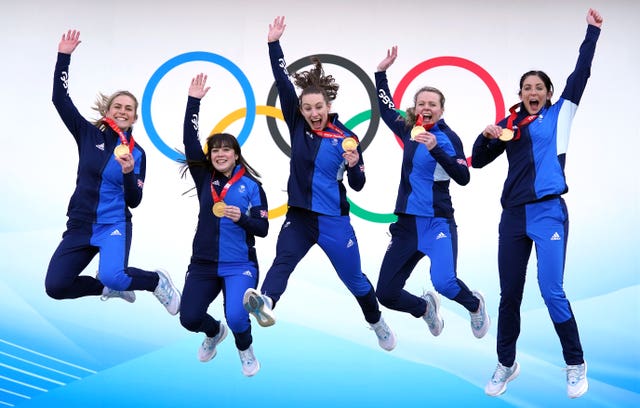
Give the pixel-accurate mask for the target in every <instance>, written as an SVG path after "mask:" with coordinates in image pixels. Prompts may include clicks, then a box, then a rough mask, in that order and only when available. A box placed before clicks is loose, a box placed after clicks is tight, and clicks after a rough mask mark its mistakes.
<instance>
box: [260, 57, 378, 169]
mask: <svg viewBox="0 0 640 408" xmlns="http://www.w3.org/2000/svg"><path fill="white" fill-rule="evenodd" d="M313 56H315V57H317V58H318V59H319V60H320V61H321V62H322V63H328V64H334V65H337V66H339V67H343V68H345V69H346V70H348V71H349V72H351V73H352V74H354V75H355V76H356V78H358V79H359V80H360V82H361V83H362V84H363V85H364V87H365V89H366V91H367V95H369V103H370V104H371V120H370V121H369V127H368V128H367V131H366V132H365V134H364V137H362V138H360V145H361V146H362V151H363V152H364V151H365V149H366V148H367V147H368V146H369V145H370V144H371V142H372V141H373V138H374V137H375V135H376V132H377V131H378V125H379V124H380V107H378V92H377V91H376V87H375V86H374V84H373V81H371V78H369V76H368V75H367V73H366V72H364V70H363V69H362V68H360V67H359V66H358V65H356V64H355V63H354V62H352V61H350V60H348V59H346V58H344V57H340V56H338V55H333V54H318V55H308V56H306V57H302V58H300V59H299V60H296V61H295V62H294V63H293V64H291V65H287V71H288V72H289V73H292V72H295V71H297V70H298V69H300V68H302V67H305V66H307V65H309V64H310V62H309V61H310V58H311V57H313ZM277 98H278V89H277V88H276V83H275V82H274V83H273V85H271V89H270V90H269V94H268V95H267V105H268V106H274V107H275V104H276V99H277ZM267 127H268V129H269V133H271V137H272V138H273V141H274V142H275V144H276V146H278V147H279V148H280V151H282V153H284V154H285V155H287V157H291V146H289V145H288V144H287V142H286V141H285V140H284V138H283V137H282V135H281V134H280V130H279V129H278V125H277V124H276V119H275V118H273V117H271V116H267Z"/></svg>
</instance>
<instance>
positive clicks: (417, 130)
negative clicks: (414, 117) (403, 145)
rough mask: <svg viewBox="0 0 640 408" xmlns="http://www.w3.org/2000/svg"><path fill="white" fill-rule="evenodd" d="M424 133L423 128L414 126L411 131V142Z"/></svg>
mask: <svg viewBox="0 0 640 408" xmlns="http://www.w3.org/2000/svg"><path fill="white" fill-rule="evenodd" d="M424 132H425V130H424V127H422V126H414V127H413V129H411V140H415V138H416V136H418V135H419V134H420V133H424Z"/></svg>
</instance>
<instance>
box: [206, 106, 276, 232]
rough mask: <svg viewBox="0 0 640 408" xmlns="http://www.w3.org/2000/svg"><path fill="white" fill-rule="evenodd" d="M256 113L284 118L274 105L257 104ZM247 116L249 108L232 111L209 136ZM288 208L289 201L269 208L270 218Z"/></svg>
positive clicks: (220, 131) (222, 130)
mask: <svg viewBox="0 0 640 408" xmlns="http://www.w3.org/2000/svg"><path fill="white" fill-rule="evenodd" d="M256 114H257V115H265V116H271V117H273V118H276V119H280V120H284V116H282V111H281V110H280V109H278V108H276V107H273V106H267V105H258V106H256ZM245 116H247V108H240V109H237V110H235V111H233V112H231V113H230V114H228V115H227V116H225V117H224V118H222V120H221V121H220V122H218V124H217V125H215V126H214V127H213V129H212V130H211V132H210V133H209V136H211V135H213V134H214V133H222V132H224V130H225V129H226V128H227V127H228V126H229V125H230V124H232V123H233V122H235V121H236V120H240V119H242V118H244V117H245ZM287 208H288V206H287V203H284V204H282V205H281V206H280V207H277V208H274V209H272V210H269V219H273V218H278V217H280V216H282V215H285V214H286V213H287Z"/></svg>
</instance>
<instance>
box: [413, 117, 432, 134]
mask: <svg viewBox="0 0 640 408" xmlns="http://www.w3.org/2000/svg"><path fill="white" fill-rule="evenodd" d="M422 120H423V118H422V115H421V114H417V115H416V126H422V127H423V128H424V130H426V131H427V132H428V131H430V130H431V128H432V127H433V125H435V123H427V124H426V125H424V124H422Z"/></svg>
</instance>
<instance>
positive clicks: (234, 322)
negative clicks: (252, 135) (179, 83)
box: [180, 74, 269, 377]
mask: <svg viewBox="0 0 640 408" xmlns="http://www.w3.org/2000/svg"><path fill="white" fill-rule="evenodd" d="M206 82H207V76H206V75H204V74H198V75H197V76H195V77H194V78H193V79H192V80H191V85H190V86H189V97H188V100H187V108H186V112H185V117H184V136H183V139H184V140H183V141H184V146H185V155H186V159H187V160H186V164H185V166H186V168H185V171H186V169H187V168H188V170H189V172H190V173H191V176H192V177H193V180H194V182H195V188H196V191H197V194H198V198H199V201H200V212H199V214H198V226H197V229H196V233H195V237H194V238H193V253H192V255H191V262H190V263H189V268H188V270H187V275H186V278H185V283H184V289H183V294H182V305H181V311H180V323H181V324H182V326H184V327H185V328H186V329H187V330H190V331H192V332H201V333H204V334H205V336H206V337H205V339H204V341H203V342H202V345H201V346H200V348H199V349H198V359H199V360H200V361H202V362H207V361H209V360H211V359H212V358H213V357H215V355H216V352H217V351H216V346H217V345H218V344H219V343H220V342H222V340H224V338H225V337H226V335H227V327H226V325H225V324H224V323H222V322H220V321H218V320H216V319H214V318H213V317H212V316H211V315H209V314H208V313H207V310H208V308H209V305H210V304H211V303H212V302H213V301H214V300H215V299H216V298H217V296H218V295H219V294H220V292H222V293H223V296H224V314H225V317H226V320H227V324H228V325H229V329H231V332H232V333H233V336H234V338H235V345H236V347H237V349H238V354H239V356H240V362H241V364H242V373H243V374H244V375H246V376H248V377H251V376H253V375H255V374H256V373H257V372H258V370H259V369H260V363H259V362H258V360H257V359H256V357H255V355H254V353H253V346H252V343H253V338H252V336H251V321H250V320H249V314H248V313H247V311H246V310H245V309H244V307H243V305H242V297H243V295H244V292H245V291H246V290H247V289H248V288H255V287H257V285H258V259H257V256H256V250H255V236H259V237H265V236H266V235H267V232H268V230H269V218H268V207H267V197H266V195H265V193H264V190H263V189H262V186H261V184H260V182H259V181H258V180H257V179H258V177H259V174H258V173H257V172H256V171H255V170H253V168H251V166H249V164H248V163H247V162H246V160H245V159H244V157H243V156H242V152H241V150H240V145H239V144H238V141H237V140H236V138H235V137H234V136H232V135H230V134H227V133H217V134H213V135H210V136H209V137H208V138H207V140H206V144H205V147H204V149H203V147H202V145H201V143H200V140H199V137H198V117H199V112H200V101H201V99H202V98H203V97H204V96H205V95H206V94H207V92H208V91H209V87H208V86H206Z"/></svg>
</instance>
